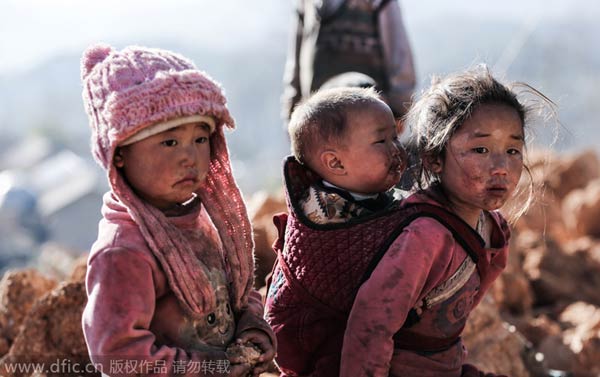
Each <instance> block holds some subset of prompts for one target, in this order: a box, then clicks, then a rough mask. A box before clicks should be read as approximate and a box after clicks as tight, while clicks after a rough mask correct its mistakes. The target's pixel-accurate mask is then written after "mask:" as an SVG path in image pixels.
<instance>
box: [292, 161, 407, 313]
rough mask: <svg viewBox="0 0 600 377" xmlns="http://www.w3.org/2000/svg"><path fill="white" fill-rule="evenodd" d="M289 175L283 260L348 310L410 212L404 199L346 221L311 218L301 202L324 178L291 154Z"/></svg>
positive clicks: (313, 290)
mask: <svg viewBox="0 0 600 377" xmlns="http://www.w3.org/2000/svg"><path fill="white" fill-rule="evenodd" d="M284 175H285V178H286V195H287V203H288V211H289V213H290V216H289V217H288V220H287V221H288V223H287V227H286V233H285V242H286V250H285V251H284V252H283V259H284V261H285V263H286V264H287V266H288V267H289V270H290V272H291V273H292V275H293V277H294V278H295V279H296V280H297V281H298V282H300V284H301V285H302V286H303V287H304V289H306V291H307V292H308V293H309V294H310V295H311V296H313V297H314V298H316V299H317V300H318V301H320V302H321V303H323V304H325V305H326V306H329V307H330V308H332V309H335V310H337V311H339V312H341V313H347V312H349V311H350V309H351V307H352V303H353V302H354V297H355V295H356V290H357V289H358V287H359V286H360V284H361V278H362V276H363V274H364V273H365V270H366V268H367V266H368V264H369V262H370V261H371V259H373V256H374V255H375V253H376V252H377V251H378V250H379V248H380V247H381V245H382V243H383V242H384V241H385V240H386V239H388V237H389V236H390V235H391V234H392V233H393V231H394V230H395V229H396V228H397V227H398V224H399V222H400V221H401V220H402V219H403V218H404V217H405V216H406V215H405V214H404V213H402V212H400V211H398V210H397V209H398V206H399V203H397V202H396V203H392V202H390V205H389V206H388V207H387V208H386V209H383V210H381V211H380V212H377V213H372V212H370V211H366V214H364V215H362V216H357V217H355V218H351V219H349V220H348V221H346V222H345V223H328V224H316V223H312V222H311V220H310V219H309V218H308V217H307V215H306V214H305V213H303V211H302V208H301V207H300V202H301V201H302V200H304V198H305V197H306V195H307V193H308V192H309V188H310V187H311V186H312V185H314V183H315V182H317V181H318V180H319V178H318V177H317V176H316V175H315V174H314V173H313V172H312V171H310V170H308V169H306V168H305V167H304V166H302V165H301V164H299V163H298V162H297V161H296V160H295V159H293V158H288V159H287V161H286V163H285V169H284ZM284 294H285V293H284ZM284 301H285V298H284Z"/></svg>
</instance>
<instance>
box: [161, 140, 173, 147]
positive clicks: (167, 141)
mask: <svg viewBox="0 0 600 377" xmlns="http://www.w3.org/2000/svg"><path fill="white" fill-rule="evenodd" d="M161 144H162V145H164V146H167V147H174V146H176V145H177V140H175V139H169V140H165V141H163V142H161Z"/></svg>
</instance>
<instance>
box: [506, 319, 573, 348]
mask: <svg viewBox="0 0 600 377" xmlns="http://www.w3.org/2000/svg"><path fill="white" fill-rule="evenodd" d="M514 324H515V326H516V327H517V329H518V330H519V332H520V333H521V334H523V336H524V337H525V338H526V339H527V340H528V341H529V342H531V344H532V345H533V347H536V348H538V347H539V345H540V344H541V343H542V341H543V340H544V339H546V338H547V337H550V336H560V334H561V331H562V329H561V327H560V325H559V324H558V323H557V322H556V321H553V320H552V319H550V317H548V316H547V315H545V314H542V315H540V316H538V317H536V318H529V319H525V318H521V319H514Z"/></svg>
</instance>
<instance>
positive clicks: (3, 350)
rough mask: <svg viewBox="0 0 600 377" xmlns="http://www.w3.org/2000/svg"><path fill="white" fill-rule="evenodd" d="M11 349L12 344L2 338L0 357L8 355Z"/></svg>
mask: <svg viewBox="0 0 600 377" xmlns="http://www.w3.org/2000/svg"><path fill="white" fill-rule="evenodd" d="M9 349H10V343H9V342H8V340H7V339H6V338H3V337H0V357H2V356H4V355H6V353H7V352H8V350H9Z"/></svg>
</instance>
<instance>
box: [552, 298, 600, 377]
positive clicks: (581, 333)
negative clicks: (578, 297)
mask: <svg viewBox="0 0 600 377" xmlns="http://www.w3.org/2000/svg"><path fill="white" fill-rule="evenodd" d="M559 320H560V321H561V322H562V323H564V324H565V325H567V326H570V328H569V329H567V330H566V331H565V332H564V334H563V339H562V341H563V343H564V344H565V345H567V346H568V348H569V350H570V351H572V352H573V354H574V355H575V358H576V361H577V363H576V365H575V370H576V371H582V372H583V371H585V372H587V373H591V374H592V375H599V374H600V362H599V361H600V307H598V306H594V305H591V304H588V303H585V302H575V303H573V304H571V305H569V306H568V307H567V308H566V309H565V310H564V311H563V312H562V313H561V315H560V317H559Z"/></svg>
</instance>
